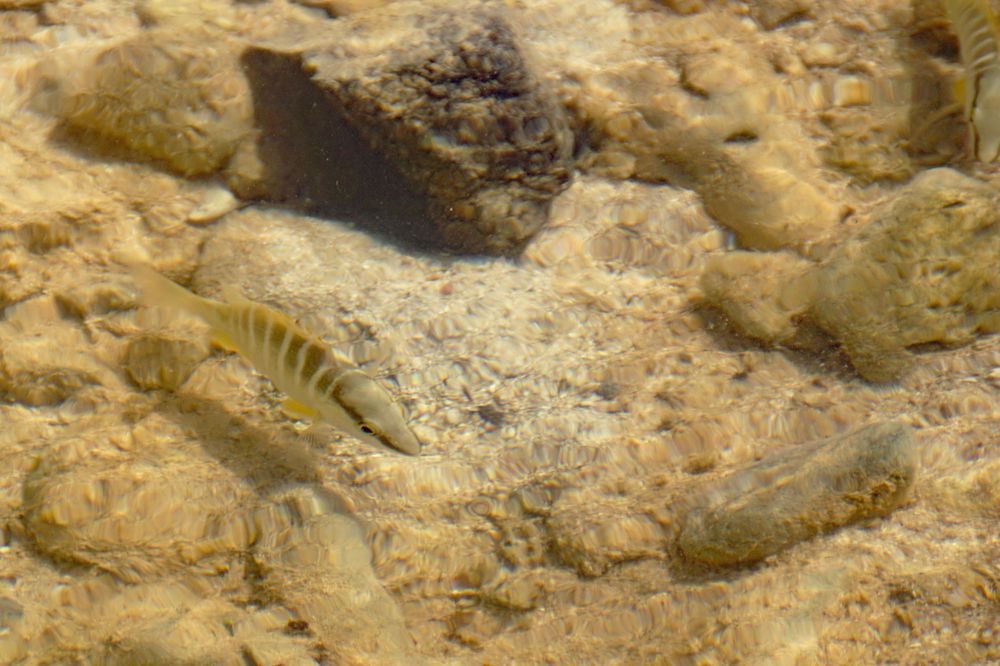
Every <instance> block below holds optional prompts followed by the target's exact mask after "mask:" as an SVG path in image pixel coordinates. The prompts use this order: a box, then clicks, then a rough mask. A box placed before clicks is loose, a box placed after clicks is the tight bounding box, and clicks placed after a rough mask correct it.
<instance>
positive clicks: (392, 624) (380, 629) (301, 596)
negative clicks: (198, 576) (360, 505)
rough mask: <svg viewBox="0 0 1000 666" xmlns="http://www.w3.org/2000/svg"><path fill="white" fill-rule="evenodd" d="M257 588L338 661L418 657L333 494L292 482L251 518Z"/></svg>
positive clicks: (363, 546) (360, 536)
mask: <svg viewBox="0 0 1000 666" xmlns="http://www.w3.org/2000/svg"><path fill="white" fill-rule="evenodd" d="M254 522H255V524H256V525H257V526H258V529H259V530H260V532H261V534H262V536H261V538H260V539H259V540H258V541H257V543H256V544H254V552H253V557H254V561H255V562H256V565H257V567H258V568H259V569H260V571H261V573H262V575H263V576H264V579H263V587H264V594H265V596H266V597H268V598H275V599H279V600H280V601H281V602H282V603H283V604H284V605H286V606H287V607H288V608H290V609H292V610H293V611H294V612H295V613H296V614H297V616H298V617H300V618H302V619H303V620H304V621H305V622H306V623H307V624H308V626H309V627H310V629H311V631H312V632H314V633H315V634H316V636H317V637H318V638H319V639H320V640H321V641H322V642H323V644H324V645H325V646H326V649H328V650H330V651H331V652H332V653H333V654H335V655H337V657H338V658H337V659H336V661H342V662H343V663H381V664H394V663H410V664H416V663H421V662H422V660H421V659H420V658H419V657H416V656H415V655H414V654H413V652H414V645H413V640H412V639H411V638H410V635H409V633H408V632H407V630H406V625H405V624H404V623H403V617H402V614H401V613H400V612H399V607H398V606H397V605H396V602H395V601H394V600H393V599H392V597H390V596H389V594H388V593H387V592H386V591H385V588H383V587H382V585H381V583H379V581H378V579H377V578H376V577H375V572H374V570H373V569H372V564H371V557H372V556H371V549H370V548H369V547H368V544H367V543H365V539H364V533H363V532H362V530H361V526H360V525H358V523H357V521H356V520H355V519H354V518H353V517H352V516H350V515H349V514H348V513H347V512H346V510H345V508H344V507H343V506H342V505H341V502H340V501H339V500H338V498H337V497H336V496H334V495H332V494H331V493H329V492H326V491H323V490H314V489H307V488H301V487H300V488H295V489H292V490H291V491H290V492H287V493H284V494H280V495H278V496H276V497H275V504H273V505H271V506H270V507H268V508H267V509H265V510H262V511H259V512H257V513H256V515H255V517H254Z"/></svg>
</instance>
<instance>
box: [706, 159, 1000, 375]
mask: <svg viewBox="0 0 1000 666" xmlns="http://www.w3.org/2000/svg"><path fill="white" fill-rule="evenodd" d="M873 217H874V218H875V220H874V221H873V222H871V223H870V224H869V225H868V226H867V227H866V228H865V229H864V230H863V231H862V232H861V233H859V234H858V236H857V237H856V238H853V239H851V240H849V241H847V242H846V243H844V244H843V245H841V246H839V247H837V248H836V249H834V250H833V251H832V252H831V253H830V255H829V256H828V257H827V258H826V259H825V260H824V261H823V263H821V264H818V265H816V264H810V263H809V262H806V261H802V260H800V259H798V258H793V257H790V256H786V255H782V254H770V255H766V254H759V253H758V254H751V253H745V252H734V253H729V254H726V255H720V256H717V257H715V258H713V259H712V260H711V261H709V262H707V264H706V270H705V273H704V275H703V277H702V286H703V287H704V289H705V295H706V297H707V298H708V300H709V302H711V303H712V304H713V305H716V306H717V307H719V308H720V309H721V310H723V311H724V312H725V313H726V314H727V315H729V317H730V318H731V319H732V321H733V322H734V323H735V324H736V326H737V327H738V328H740V329H741V330H742V331H743V332H745V333H747V334H748V335H751V336H753V337H755V338H758V339H760V340H763V341H765V342H768V343H772V342H777V343H781V344H787V345H789V346H792V347H801V348H815V347H816V344H817V340H815V338H814V336H812V335H811V334H810V331H809V328H810V327H808V326H800V325H799V324H800V322H802V321H807V322H809V323H810V324H812V325H813V326H815V327H817V328H818V329H820V330H822V331H824V332H825V333H827V334H829V335H830V336H832V337H833V338H834V339H835V340H837V341H838V342H839V343H840V344H841V346H842V347H843V349H844V351H845V352H846V353H847V355H848V357H849V358H850V360H851V363H852V364H853V365H854V368H855V369H856V370H857V371H858V373H859V374H860V375H861V376H862V377H864V378H865V379H867V380H869V381H873V382H888V381H894V380H896V379H898V378H899V377H900V376H901V374H902V373H903V372H904V371H905V369H906V368H907V366H908V365H909V363H910V361H911V360H912V358H913V353H912V351H911V350H912V349H913V348H919V347H920V346H921V345H930V344H940V345H958V344H963V343H967V342H970V341H971V340H972V339H973V338H975V336H976V335H980V334H987V333H996V332H1000V277H998V274H997V272H996V266H997V265H998V263H1000V215H998V213H997V209H996V197H995V195H994V194H993V191H992V189H991V188H990V187H989V186H987V185H985V184H983V183H981V182H980V181H977V180H975V179H972V178H968V177H966V176H963V175H961V174H959V173H958V172H956V171H953V170H951V169H935V170H932V171H929V172H927V173H925V174H923V175H921V176H920V177H918V178H917V179H915V180H914V181H913V183H911V184H910V185H908V186H907V187H906V188H904V189H903V190H902V191H901V192H900V193H899V194H898V195H897V197H896V198H895V199H894V200H893V201H891V202H889V203H887V204H885V205H883V206H882V207H880V208H878V209H876V210H875V211H874V212H873Z"/></svg>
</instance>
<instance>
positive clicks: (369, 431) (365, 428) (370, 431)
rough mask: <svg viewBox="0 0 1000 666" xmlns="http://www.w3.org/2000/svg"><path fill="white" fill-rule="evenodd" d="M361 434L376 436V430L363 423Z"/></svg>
mask: <svg viewBox="0 0 1000 666" xmlns="http://www.w3.org/2000/svg"><path fill="white" fill-rule="evenodd" d="M361 432H363V433H365V434H366V435H374V434H375V430H374V429H373V428H372V427H371V426H370V425H368V424H367V423H362V424H361Z"/></svg>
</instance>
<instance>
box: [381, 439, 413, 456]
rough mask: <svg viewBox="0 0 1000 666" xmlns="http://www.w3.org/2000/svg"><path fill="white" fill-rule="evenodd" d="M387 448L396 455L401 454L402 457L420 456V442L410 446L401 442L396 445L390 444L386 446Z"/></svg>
mask: <svg viewBox="0 0 1000 666" xmlns="http://www.w3.org/2000/svg"><path fill="white" fill-rule="evenodd" d="M388 448H390V449H392V450H393V451H395V452H396V453H402V454H403V455H406V456H419V455H420V442H417V441H414V442H413V443H412V444H410V443H405V444H404V443H402V442H400V443H396V444H391V445H389V446H388Z"/></svg>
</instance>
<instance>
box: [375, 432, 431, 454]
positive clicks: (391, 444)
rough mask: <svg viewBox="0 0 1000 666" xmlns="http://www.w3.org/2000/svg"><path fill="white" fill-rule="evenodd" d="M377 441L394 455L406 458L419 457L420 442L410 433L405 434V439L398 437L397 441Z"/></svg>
mask: <svg viewBox="0 0 1000 666" xmlns="http://www.w3.org/2000/svg"><path fill="white" fill-rule="evenodd" d="M379 441H380V442H381V443H382V446H384V447H385V448H387V449H390V450H391V451H393V452H395V453H402V454H403V455H407V456H419V455H420V449H421V446H420V440H419V439H417V438H416V436H415V435H413V434H412V433H406V436H405V437H400V438H399V439H397V440H388V439H381V440H379Z"/></svg>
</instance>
